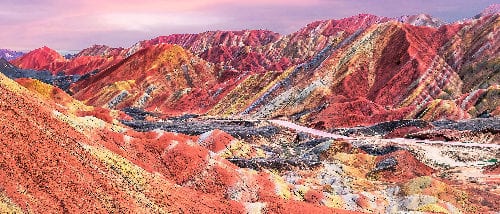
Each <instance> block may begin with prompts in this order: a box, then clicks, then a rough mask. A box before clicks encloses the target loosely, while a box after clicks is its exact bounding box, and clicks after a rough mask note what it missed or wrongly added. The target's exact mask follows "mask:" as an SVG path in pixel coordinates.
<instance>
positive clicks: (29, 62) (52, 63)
mask: <svg viewBox="0 0 500 214" xmlns="http://www.w3.org/2000/svg"><path fill="white" fill-rule="evenodd" d="M124 54H125V53H124V51H123V50H122V49H120V48H109V47H106V46H92V47H90V48H87V49H85V50H82V51H81V52H80V53H78V54H77V55H76V56H75V57H74V58H71V59H65V58H64V57H63V56H61V55H60V54H59V53H57V52H56V51H55V50H52V49H50V48H48V47H42V48H38V49H35V50H33V51H30V52H29V53H27V54H25V55H23V56H22V57H20V58H17V59H15V60H12V61H11V63H12V64H13V65H16V66H18V67H19V68H23V69H33V70H46V71H50V72H51V73H53V74H59V73H63V74H66V75H72V74H80V75H82V74H86V73H89V72H92V71H94V70H96V69H104V68H107V67H109V66H111V65H114V64H116V63H118V62H119V61H120V60H122V59H123V55H124Z"/></svg>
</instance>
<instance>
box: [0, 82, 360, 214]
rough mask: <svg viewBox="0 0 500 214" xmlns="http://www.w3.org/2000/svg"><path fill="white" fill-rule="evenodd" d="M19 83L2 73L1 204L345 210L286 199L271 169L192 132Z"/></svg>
mask: <svg viewBox="0 0 500 214" xmlns="http://www.w3.org/2000/svg"><path fill="white" fill-rule="evenodd" d="M18 81H19V83H20V84H22V85H23V86H25V87H23V86H21V85H20V84H18V83H16V82H14V81H12V80H10V79H8V78H6V77H5V76H3V75H1V74H0V101H1V102H0V110H1V111H0V121H3V122H2V124H8V125H3V126H1V128H0V129H1V133H2V135H0V142H1V144H2V146H1V149H0V150H1V151H2V154H4V155H2V156H1V157H0V163H1V165H2V170H0V175H1V177H2V179H1V180H0V197H1V201H0V210H1V211H2V212H85V211H90V210H92V211H93V212H156V213H168V212H198V213H199V212H201V213H211V212H220V213H224V212H228V213H243V212H252V211H251V210H252V209H257V210H259V209H262V208H264V207H265V209H266V210H268V211H270V212H289V211H293V212H305V211H306V210H309V211H314V210H316V212H327V213H351V212H348V211H342V210H339V209H331V208H328V207H324V206H319V205H314V204H311V203H305V202H301V201H295V200H290V201H288V200H283V199H282V198H280V197H279V195H276V193H274V191H273V189H274V187H273V186H274V185H275V184H274V183H273V182H272V181H271V180H269V179H268V177H269V176H270V174H269V173H267V172H263V173H257V172H255V171H249V170H243V169H239V168H238V167H236V166H235V165H233V164H232V163H230V162H228V161H227V160H224V159H222V158H220V157H219V156H218V155H214V154H210V153H209V151H208V150H207V149H206V148H204V147H202V146H199V145H196V143H195V142H196V140H197V138H196V137H191V136H187V135H179V134H176V133H168V132H163V131H159V132H158V131H157V132H146V133H139V132H135V131H132V130H129V129H127V128H124V127H122V126H121V125H120V124H118V123H117V121H116V120H114V119H113V118H114V117H117V116H119V115H117V114H118V112H110V111H109V110H105V109H99V108H95V107H90V106H86V105H84V104H83V103H81V102H79V101H76V100H74V99H72V98H71V97H70V96H68V95H67V94H65V93H64V92H63V91H61V90H60V89H58V88H55V87H52V86H50V85H47V84H44V83H41V82H39V81H37V80H31V79H19V80H18ZM7 121H9V122H7ZM214 164H215V165H214ZM201 172H203V173H201ZM200 173H201V174H200ZM242 179H243V180H242ZM212 182H214V183H212ZM245 182H249V183H248V184H246V185H244V186H240V185H242V184H244V183H245ZM248 185H250V186H248ZM233 188H236V189H237V191H238V193H237V195H231V194H232V193H231V191H233ZM240 188H242V189H240ZM226 191H227V193H225V192H226ZM253 207H255V208H253ZM245 210H246V211H245Z"/></svg>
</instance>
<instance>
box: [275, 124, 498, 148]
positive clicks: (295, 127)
mask: <svg viewBox="0 0 500 214" xmlns="http://www.w3.org/2000/svg"><path fill="white" fill-rule="evenodd" d="M268 121H269V122H271V123H273V124H275V125H278V126H282V127H286V128H290V129H293V130H295V131H298V132H304V133H308V134H312V135H316V136H319V137H330V138H336V139H345V140H362V139H374V140H375V139H376V140H378V141H387V142H394V143H398V144H403V145H415V144H419V143H424V144H440V145H448V146H464V147H481V148H495V149H500V145H498V144H481V143H462V142H453V141H432V140H413V139H405V138H392V139H379V138H359V139H356V138H351V137H347V136H343V135H337V134H332V133H328V132H324V131H321V130H317V129H313V128H309V127H305V126H301V125H297V124H295V123H292V122H288V121H284V120H268Z"/></svg>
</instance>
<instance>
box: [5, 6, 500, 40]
mask: <svg viewBox="0 0 500 214" xmlns="http://www.w3.org/2000/svg"><path fill="white" fill-rule="evenodd" d="M496 1H498V0H475V1H467V0H440V1H435V0H415V1H410V0H357V1H350V0H308V1H304V0H274V1H268V0H182V1H181V0H106V1H103V0H82V1H67V0H3V1H2V6H1V7H0V27H1V28H2V31H0V38H2V39H1V40H0V48H12V49H23V50H25V49H34V48H37V47H39V46H42V45H48V46H50V47H52V48H55V49H82V48H85V47H88V46H90V45H92V44H95V43H98V44H107V45H113V46H124V47H127V46H128V45H131V44H133V43H135V42H137V41H138V40H144V39H149V38H153V37H156V36H159V35H168V34H172V33H195V32H203V31H206V30H217V29H220V30H239V29H269V30H273V31H277V32H279V33H282V34H286V33H291V32H293V31H295V30H298V29H300V28H301V27H303V26H305V25H306V24H307V23H309V22H312V21H314V20H322V19H339V18H343V17H347V16H352V15H356V14H359V13H370V14H374V15H379V16H387V17H395V16H401V15H406V14H417V13H427V14H431V15H433V16H436V17H438V18H441V19H443V20H445V21H454V20H458V19H463V18H467V17H472V16H474V15H475V14H478V13H479V12H480V11H481V10H482V9H483V8H485V7H486V6H488V5H490V4H492V3H495V2H496Z"/></svg>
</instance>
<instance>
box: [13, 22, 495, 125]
mask: <svg viewBox="0 0 500 214" xmlns="http://www.w3.org/2000/svg"><path fill="white" fill-rule="evenodd" d="M498 19H499V18H498V14H497V13H493V14H488V15H484V16H480V17H478V18H477V19H474V20H470V21H465V22H457V23H452V24H447V25H445V24H443V23H442V22H440V21H438V20H436V19H435V18H432V17H430V16H428V15H417V16H405V17H401V18H399V19H389V18H384V17H377V16H373V15H367V14H362V15H358V16H353V17H349V18H345V19H341V20H325V21H317V22H313V23H311V24H308V25H307V26H306V27H304V28H302V29H300V30H299V31H297V32H295V33H292V34H290V35H285V36H281V35H279V34H277V33H274V32H271V31H265V30H244V31H210V32H205V33H200V34H175V35H170V36H160V37H157V38H154V39H151V40H145V41H141V42H138V43H137V44H135V45H133V46H132V47H130V48H128V49H123V48H110V47H107V46H100V45H96V46H92V47H90V48H87V49H85V50H83V51H81V52H80V53H78V54H77V55H76V56H75V57H74V58H71V59H66V58H64V57H62V56H61V55H59V54H58V53H57V52H56V51H54V50H51V49H49V48H47V47H43V48H40V49H36V50H34V51H31V52H29V53H27V54H25V55H24V56H22V57H20V58H18V59H15V60H12V61H11V63H12V64H13V65H15V66H17V67H19V68H23V69H32V70H47V71H50V72H52V73H53V74H56V73H62V74H67V75H75V74H78V75H84V74H87V73H90V72H96V73H97V71H99V73H98V74H97V75H94V76H92V77H91V78H88V79H84V80H81V81H77V82H75V83H74V84H72V85H71V87H70V89H69V91H70V92H71V93H72V94H74V97H75V98H77V99H79V100H82V101H84V102H85V103H86V104H88V105H93V106H101V107H111V108H116V109H122V108H125V107H137V108H143V109H145V110H147V111H153V112H156V113H161V114H165V115H169V116H178V115H182V114H201V115H205V114H206V115H212V116H224V117H247V118H255V117H257V118H275V117H284V118H288V119H291V120H294V121H297V122H299V123H302V124H305V125H308V126H314V127H317V128H321V129H330V128H338V127H351V126H356V125H372V124H375V123H378V122H383V121H390V120H400V119H425V120H440V119H453V120H458V119H467V118H474V117H477V116H479V115H493V116H495V115H499V114H500V109H499V103H498V101H496V100H498V99H496V98H498V93H499V92H498V90H499V88H498V87H499V86H498V82H499V78H500V77H499V74H498V73H499V72H498V66H497V65H498V59H499V51H498V48H499V45H498V42H496V40H498V36H497V35H498V33H497V32H498Z"/></svg>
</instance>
